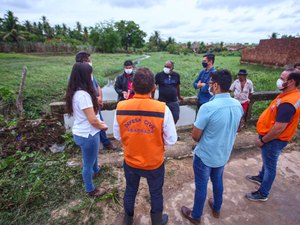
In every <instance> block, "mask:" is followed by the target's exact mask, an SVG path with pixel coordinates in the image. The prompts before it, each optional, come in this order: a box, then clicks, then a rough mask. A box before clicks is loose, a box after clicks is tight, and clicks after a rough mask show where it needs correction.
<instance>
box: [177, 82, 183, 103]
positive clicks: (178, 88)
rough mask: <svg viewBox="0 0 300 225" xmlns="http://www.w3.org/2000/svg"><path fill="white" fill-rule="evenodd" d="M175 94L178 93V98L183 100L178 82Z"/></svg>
mask: <svg viewBox="0 0 300 225" xmlns="http://www.w3.org/2000/svg"><path fill="white" fill-rule="evenodd" d="M177 95H178V99H179V100H183V98H182V97H181V95H180V85H179V84H178V85H177Z"/></svg>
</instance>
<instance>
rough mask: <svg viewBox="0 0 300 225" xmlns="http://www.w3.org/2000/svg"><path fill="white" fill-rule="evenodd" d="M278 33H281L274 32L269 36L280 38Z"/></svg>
mask: <svg viewBox="0 0 300 225" xmlns="http://www.w3.org/2000/svg"><path fill="white" fill-rule="evenodd" d="M278 35H279V33H276V32H273V33H272V34H271V35H270V36H269V38H270V39H277V38H278Z"/></svg>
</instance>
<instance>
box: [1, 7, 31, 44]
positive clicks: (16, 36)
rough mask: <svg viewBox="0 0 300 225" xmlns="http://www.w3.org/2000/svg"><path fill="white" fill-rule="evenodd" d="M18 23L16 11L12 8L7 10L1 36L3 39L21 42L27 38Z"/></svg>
mask: <svg viewBox="0 0 300 225" xmlns="http://www.w3.org/2000/svg"><path fill="white" fill-rule="evenodd" d="M18 23H19V21H18V18H17V17H15V16H14V13H13V12H12V11H10V10H9V11H7V13H6V14H5V15H4V19H3V20H2V29H3V31H2V32H1V36H2V40H3V41H12V42H19V41H23V40H25V35H24V32H22V31H21V30H20V29H19V28H20V25H19V24H18Z"/></svg>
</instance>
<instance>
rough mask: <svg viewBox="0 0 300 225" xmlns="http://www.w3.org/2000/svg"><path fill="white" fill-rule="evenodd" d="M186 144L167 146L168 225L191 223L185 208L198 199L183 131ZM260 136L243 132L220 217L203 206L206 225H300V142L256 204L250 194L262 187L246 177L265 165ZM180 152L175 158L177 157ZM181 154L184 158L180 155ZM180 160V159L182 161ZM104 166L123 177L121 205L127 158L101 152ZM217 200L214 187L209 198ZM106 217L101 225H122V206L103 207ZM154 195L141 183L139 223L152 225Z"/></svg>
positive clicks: (184, 139)
mask: <svg viewBox="0 0 300 225" xmlns="http://www.w3.org/2000/svg"><path fill="white" fill-rule="evenodd" d="M179 135H180V136H181V141H179V142H178V143H177V144H176V145H175V146H174V147H171V148H168V149H167V151H166V155H167V157H168V158H169V159H168V160H167V161H166V164H165V165H166V175H165V185H164V212H165V213H168V215H169V222H168V224H169V225H172V224H174V225H181V224H182V225H185V224H186V225H188V224H191V223H190V222H189V221H187V220H186V219H184V218H183V217H182V216H181V213H180V208H181V206H182V205H185V206H188V207H192V205H193V198H194V191H195V185H194V174H193V169H192V156H191V155H192V146H193V145H194V142H193V141H192V139H191V137H190V131H189V130H188V131H186V132H180V134H179ZM255 140H256V134H255V132H251V131H242V132H241V133H239V134H238V136H237V140H236V143H235V148H234V151H233V154H232V157H231V159H230V161H229V163H228V164H227V166H226V168H225V172H224V202H223V207H222V211H221V217H220V218H219V219H215V218H214V217H212V214H211V211H210V208H209V207H208V205H207V202H206V205H205V207H204V212H203V216H202V223H201V224H207V225H210V224H211V225H214V224H224V225H227V224H228V225H233V224H239V225H243V224H251V225H253V224H255V225H284V224H289V225H299V224H300V193H299V190H300V188H299V187H300V164H299V158H300V144H299V141H296V142H293V143H291V144H289V145H288V146H287V148H286V149H285V150H284V153H283V154H282V155H281V157H280V160H279V163H278V170H277V177H276V180H275V183H274V185H273V188H272V191H271V194H270V196H269V200H268V201H267V202H251V201H249V200H247V199H246V198H245V197H244V196H245V193H247V192H250V191H254V190H256V189H257V185H255V184H254V183H251V182H249V181H247V180H246V179H245V176H246V175H247V174H252V175H256V174H257V172H258V171H259V169H260V167H261V158H260V151H259V149H257V148H256V147H254V141H255ZM174 152H175V154H174ZM178 154H179V155H178ZM178 158H181V159H178ZM99 159H100V162H102V163H103V164H114V165H115V166H114V171H116V173H117V174H118V182H117V186H118V189H119V192H120V197H121V199H120V202H121V203H122V201H123V199H122V197H123V193H124V188H125V179H124V175H123V170H122V168H121V167H120V166H121V162H122V155H121V154H120V152H118V153H102V154H100V156H99ZM211 196H212V191H211V184H210V183H209V187H208V195H207V197H211ZM99 206H100V207H101V208H102V209H103V211H104V215H103V218H102V219H101V221H98V222H97V224H99V225H112V224H114V225H119V224H122V217H123V208H122V205H111V204H101V205H99ZM149 212H150V197H149V193H148V186H147V182H146V180H145V179H142V180H141V183H140V188H139V192H138V195H137V199H136V205H135V216H134V224H135V225H150V224H151V222H150V215H149Z"/></svg>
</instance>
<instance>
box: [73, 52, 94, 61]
mask: <svg viewBox="0 0 300 225" xmlns="http://www.w3.org/2000/svg"><path fill="white" fill-rule="evenodd" d="M90 55H91V54H89V53H87V52H85V51H80V52H78V53H77V54H76V56H75V61H76V62H81V63H82V62H87V61H88V60H89V57H90Z"/></svg>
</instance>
